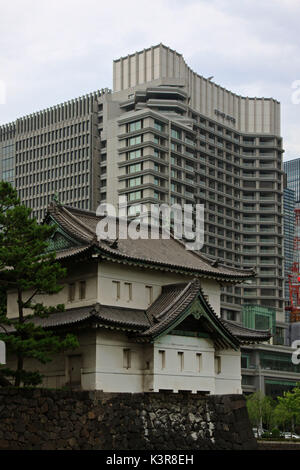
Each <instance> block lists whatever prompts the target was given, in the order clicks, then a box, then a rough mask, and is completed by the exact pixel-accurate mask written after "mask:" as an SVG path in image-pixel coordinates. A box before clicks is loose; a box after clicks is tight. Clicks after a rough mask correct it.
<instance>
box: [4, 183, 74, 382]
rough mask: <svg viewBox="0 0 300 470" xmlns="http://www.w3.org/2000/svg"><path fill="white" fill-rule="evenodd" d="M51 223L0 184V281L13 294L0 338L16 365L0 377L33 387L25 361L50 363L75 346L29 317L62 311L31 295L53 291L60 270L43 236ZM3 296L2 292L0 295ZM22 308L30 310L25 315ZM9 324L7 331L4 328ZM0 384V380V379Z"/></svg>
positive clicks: (35, 377)
mask: <svg viewBox="0 0 300 470" xmlns="http://www.w3.org/2000/svg"><path fill="white" fill-rule="evenodd" d="M54 231H55V227H52V226H49V225H39V224H38V223H37V221H36V219H35V218H33V217H32V216H31V209H29V208H27V207H25V206H24V205H22V204H21V202H20V200H19V199H18V197H17V193H16V191H15V189H14V188H13V187H12V186H11V185H10V184H8V183H6V182H0V285H1V289H2V291H3V289H4V290H5V291H6V292H7V291H8V290H13V291H15V292H16V295H17V312H16V318H15V319H8V318H7V315H6V312H5V309H4V308H3V302H2V310H1V306H0V323H1V325H2V326H1V325H0V339H2V340H3V341H5V343H6V346H7V351H8V355H13V356H14V357H16V362H17V363H16V369H15V370H12V369H9V368H2V369H0V372H1V374H2V377H9V378H10V379H11V378H12V379H13V380H14V385H15V386H17V387H19V386H21V385H22V384H23V385H38V384H39V383H41V382H42V376H41V374H40V373H39V372H38V371H29V370H26V359H36V360H38V361H40V362H41V363H47V362H49V361H51V359H52V356H53V354H55V353H57V352H60V351H63V350H67V349H73V348H75V347H77V346H78V341H77V339H76V337H75V336H74V335H71V334H67V335H66V336H65V337H59V336H57V335H54V333H53V332H52V331H49V330H47V331H46V330H44V329H43V328H42V327H41V326H36V325H34V323H33V322H32V321H31V320H32V319H33V318H34V317H45V316H48V315H51V313H54V312H58V311H62V310H64V306H63V305H57V306H56V307H45V306H44V305H43V304H42V303H37V302H35V297H36V296H37V295H38V296H43V295H49V294H55V293H58V292H59V291H60V290H61V289H62V286H61V285H60V284H59V281H60V280H61V279H62V278H63V277H65V275H66V270H65V269H64V268H63V267H62V266H61V265H60V264H59V263H58V262H57V261H56V260H55V253H53V252H51V253H49V252H47V246H48V240H49V238H50V237H51V235H52V234H53V233H54ZM2 298H3V296H2ZM25 309H30V310H29V312H30V315H29V316H28V315H26V313H27V312H25ZM11 327H13V332H9V331H8V328H10V330H11ZM2 382H3V381H2Z"/></svg>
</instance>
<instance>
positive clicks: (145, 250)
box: [46, 203, 255, 282]
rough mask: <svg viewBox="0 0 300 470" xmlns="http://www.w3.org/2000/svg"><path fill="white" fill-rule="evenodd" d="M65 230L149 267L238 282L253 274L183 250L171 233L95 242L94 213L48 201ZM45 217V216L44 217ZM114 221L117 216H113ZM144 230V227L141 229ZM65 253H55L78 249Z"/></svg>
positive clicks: (116, 256) (115, 256)
mask: <svg viewBox="0 0 300 470" xmlns="http://www.w3.org/2000/svg"><path fill="white" fill-rule="evenodd" d="M49 216H51V218H52V219H54V221H55V222H56V223H58V224H59V226H60V227H61V228H62V229H63V230H64V231H65V232H66V233H68V234H69V235H70V236H71V237H73V238H75V239H76V240H78V241H80V243H82V244H83V245H84V247H85V248H86V249H87V247H88V246H90V247H94V248H95V249H96V250H98V252H99V255H100V256H102V257H104V258H105V257H106V258H108V259H111V260H112V261H114V260H115V261H116V260H117V261H119V262H120V261H121V262H124V263H132V264H136V265H140V264H143V265H144V264H148V265H150V266H151V267H153V268H156V269H157V268H159V269H168V270H172V271H178V272H188V273H191V274H195V275H197V276H201V275H205V276H206V277H211V278H214V279H222V280H224V279H225V280H227V281H232V282H239V281H240V282H241V281H243V280H245V279H248V278H250V277H253V276H254V275H255V272H254V271H253V270H251V269H250V270H244V269H236V268H231V267H228V266H224V265H222V264H218V263H217V262H214V261H212V260H210V259H209V258H207V257H206V256H205V255H203V254H201V253H200V252H196V251H191V250H187V249H186V248H185V245H184V244H183V243H182V242H181V241H179V240H176V239H175V238H173V237H172V236H171V238H169V239H162V238H160V239H158V240H155V239H151V238H149V239H141V238H139V239H138V240H131V239H130V238H128V239H117V240H111V241H104V240H100V241H98V240H97V238H96V227H97V224H98V222H99V221H100V220H101V218H100V217H98V216H96V214H95V213H93V212H90V211H84V210H81V209H76V208H73V207H69V206H60V205H57V204H54V203H52V204H51V205H50V206H49V208H48V216H47V217H49ZM46 220H47V218H46ZM117 220H118V219H117ZM141 230H142V231H143V230H148V227H146V228H145V227H144V228H141ZM77 250H79V248H77ZM64 251H65V254H63V253H60V252H58V253H57V256H58V257H59V258H62V257H68V256H74V255H77V254H78V252H79V251H76V249H73V248H69V249H67V250H64Z"/></svg>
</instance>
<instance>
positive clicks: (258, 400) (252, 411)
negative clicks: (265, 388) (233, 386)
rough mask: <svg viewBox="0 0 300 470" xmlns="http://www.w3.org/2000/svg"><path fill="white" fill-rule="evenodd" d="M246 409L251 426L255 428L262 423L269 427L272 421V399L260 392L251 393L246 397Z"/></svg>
mask: <svg viewBox="0 0 300 470" xmlns="http://www.w3.org/2000/svg"><path fill="white" fill-rule="evenodd" d="M247 409H248V415H249V419H250V422H251V424H252V426H255V427H257V428H259V427H262V426H263V425H264V426H265V427H266V428H267V429H271V426H272V425H273V422H274V415H273V412H274V401H273V400H272V398H271V397H269V396H266V395H263V394H262V392H255V393H252V394H251V395H249V396H248V397H247Z"/></svg>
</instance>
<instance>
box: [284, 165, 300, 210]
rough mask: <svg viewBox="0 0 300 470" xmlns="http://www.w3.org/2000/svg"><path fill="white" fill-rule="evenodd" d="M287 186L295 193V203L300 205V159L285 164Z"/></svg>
mask: <svg viewBox="0 0 300 470" xmlns="http://www.w3.org/2000/svg"><path fill="white" fill-rule="evenodd" d="M283 169H284V172H285V174H286V185H287V187H288V188H289V189H292V190H293V191H294V192H295V203H296V204H297V203H300V158H295V159H294V160H288V161H287V162H284V164H283Z"/></svg>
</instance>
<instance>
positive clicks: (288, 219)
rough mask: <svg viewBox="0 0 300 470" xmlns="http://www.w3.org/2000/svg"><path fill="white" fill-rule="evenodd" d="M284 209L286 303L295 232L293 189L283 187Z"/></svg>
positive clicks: (287, 318) (287, 320) (288, 300)
mask: <svg viewBox="0 0 300 470" xmlns="http://www.w3.org/2000/svg"><path fill="white" fill-rule="evenodd" d="M283 211H284V223H283V226H284V273H285V276H284V277H285V281H284V285H285V287H284V293H285V294H284V295H285V303H286V305H288V304H289V302H290V299H289V297H290V293H289V280H288V274H289V272H290V269H291V267H292V264H293V256H294V233H295V191H294V190H293V189H289V188H285V189H284V192H283ZM289 320H290V319H289V312H286V322H287V323H288V322H289Z"/></svg>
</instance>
